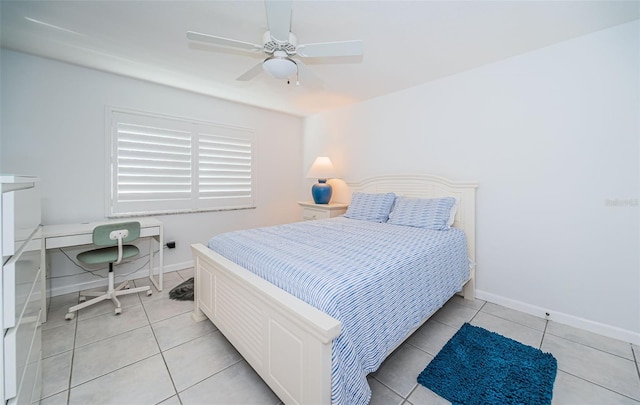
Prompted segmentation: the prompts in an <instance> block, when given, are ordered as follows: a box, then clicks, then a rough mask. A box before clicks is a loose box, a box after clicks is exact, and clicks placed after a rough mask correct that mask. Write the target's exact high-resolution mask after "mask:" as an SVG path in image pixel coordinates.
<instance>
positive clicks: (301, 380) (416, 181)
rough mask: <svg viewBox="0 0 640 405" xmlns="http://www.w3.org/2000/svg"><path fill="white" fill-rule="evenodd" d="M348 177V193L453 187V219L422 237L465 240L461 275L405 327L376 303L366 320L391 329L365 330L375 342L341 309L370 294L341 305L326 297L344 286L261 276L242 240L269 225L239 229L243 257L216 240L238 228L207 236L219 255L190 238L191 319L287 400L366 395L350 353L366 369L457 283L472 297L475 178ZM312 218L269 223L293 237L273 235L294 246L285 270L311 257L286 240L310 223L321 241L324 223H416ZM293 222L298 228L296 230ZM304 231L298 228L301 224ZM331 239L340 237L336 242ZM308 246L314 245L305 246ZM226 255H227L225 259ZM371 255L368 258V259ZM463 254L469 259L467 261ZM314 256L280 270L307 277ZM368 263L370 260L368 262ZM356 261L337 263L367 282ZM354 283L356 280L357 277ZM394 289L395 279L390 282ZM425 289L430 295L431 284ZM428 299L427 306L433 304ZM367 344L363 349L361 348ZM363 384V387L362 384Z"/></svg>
mask: <svg viewBox="0 0 640 405" xmlns="http://www.w3.org/2000/svg"><path fill="white" fill-rule="evenodd" d="M347 184H348V185H349V187H350V190H351V191H353V192H356V193H375V194H383V193H389V192H393V193H395V194H396V195H398V196H402V197H404V198H415V197H419V198H436V197H455V198H456V199H457V202H458V207H457V210H456V212H455V218H453V229H451V230H450V231H447V232H440V233H439V234H438V235H436V236H427V235H425V236H424V237H425V238H431V239H433V238H436V239H437V240H438V241H440V240H441V239H442V238H443V237H444V235H447V237H452V238H454V239H456V238H457V239H460V237H459V235H464V237H463V238H462V239H463V240H464V242H465V243H466V250H467V251H466V256H467V257H465V263H464V265H465V266H467V273H466V274H465V276H464V279H462V278H460V279H455V280H453V281H450V284H451V285H448V286H447V287H446V289H447V292H446V293H445V295H446V296H444V297H437V298H434V301H435V303H429V305H430V307H428V308H427V307H425V308H419V309H416V310H415V313H413V314H412V315H411V316H409V318H413V317H416V319H412V320H411V325H410V328H409V329H408V330H405V329H406V328H408V326H406V325H396V324H395V323H394V322H395V321H394V320H393V318H394V316H393V314H394V312H393V311H395V309H393V308H391V307H392V305H390V308H388V309H387V308H386V307H384V308H382V309H384V311H376V312H385V315H383V316H384V317H383V318H379V319H375V318H372V319H373V320H374V323H373V324H372V325H374V326H375V325H384V328H382V329H383V332H385V334H388V335H393V336H391V337H389V339H377V338H376V339H372V340H373V341H375V342H376V346H377V347H375V348H372V349H369V348H368V347H366V348H365V347H363V346H366V345H365V344H364V343H366V342H368V340H367V339H368V335H367V334H362V333H360V332H361V330H362V329H364V328H363V327H362V326H358V325H356V324H353V323H352V320H351V317H350V316H349V314H348V310H349V309H351V308H358V305H359V306H360V308H366V307H367V306H371V307H375V308H378V303H377V302H373V301H372V302H373V304H371V303H368V302H365V303H364V304H363V303H358V302H355V301H354V303H348V305H347V306H345V305H343V306H342V307H339V306H338V305H337V304H336V305H334V302H333V301H336V302H341V303H343V302H345V301H347V300H346V299H345V298H344V296H343V297H342V298H340V297H339V298H337V299H335V300H333V299H332V300H327V299H326V298H320V299H319V300H318V301H313V300H314V297H315V295H316V293H315V292H313V293H308V294H307V295H306V296H305V293H304V292H302V293H299V292H298V291H295V290H293V291H292V290H291V289H290V288H289V287H286V286H284V285H282V284H281V283H280V280H278V279H277V278H276V279H271V281H272V282H269V281H267V280H266V279H264V278H262V277H260V276H259V275H257V274H261V273H262V270H265V274H267V272H266V269H265V268H266V267H271V264H270V265H269V266H266V265H261V264H259V263H258V264H256V263H254V262H253V260H252V259H250V258H254V257H256V256H261V255H263V254H262V253H260V252H258V251H255V250H252V249H254V248H255V246H257V245H258V243H254V242H251V241H250V239H251V237H252V235H253V237H255V238H258V239H256V240H260V238H262V239H261V240H269V239H271V237H270V236H268V237H267V238H265V236H264V232H267V235H269V234H268V233H269V232H272V230H271V228H265V229H260V230H251V231H248V234H247V235H245V236H244V237H247V238H248V239H247V240H249V242H247V243H246V246H245V250H247V251H248V252H249V255H248V256H246V257H248V258H245V259H242V256H238V257H236V256H234V253H232V252H230V251H227V250H225V249H227V248H226V247H224V243H227V244H229V245H234V244H238V243H242V242H241V239H237V238H239V237H240V234H238V233H230V234H229V235H226V234H225V235H224V236H222V237H217V238H218V239H216V242H215V243H214V246H215V247H216V248H217V249H218V250H219V251H220V252H222V253H223V254H224V255H223V254H221V253H219V252H216V251H213V250H211V249H210V248H208V247H207V246H205V245H203V244H195V245H192V250H193V253H194V258H195V260H194V265H195V286H196V288H195V306H194V314H193V317H194V319H196V320H198V321H200V320H204V319H207V318H209V319H210V320H211V321H212V322H213V323H214V324H215V325H216V326H217V327H218V328H219V329H220V331H221V332H222V333H223V334H224V335H225V337H226V338H227V339H228V340H229V341H230V342H231V343H232V344H233V345H234V346H235V347H236V349H237V350H238V351H239V352H240V353H241V354H242V356H243V357H244V358H245V359H246V360H247V362H248V363H249V364H251V366H252V367H253V368H254V369H255V370H256V372H257V373H258V374H259V375H260V376H261V378H262V379H263V380H264V381H265V382H266V383H267V384H268V385H269V386H270V388H271V389H272V390H273V391H274V392H275V393H276V394H277V395H278V396H279V397H280V399H282V400H283V401H284V402H285V403H288V404H289V403H291V404H328V403H331V402H338V403H363V402H366V400H368V396H367V395H369V394H370V392H364V393H363V392H362V391H363V390H362V389H361V387H358V385H361V384H362V381H364V383H363V384H365V385H366V375H365V376H364V378H363V377H353V378H356V380H348V378H352V377H351V376H352V373H351V371H349V370H350V368H353V367H355V366H353V365H352V364H351V363H355V362H357V363H358V364H357V367H355V368H358V369H362V370H364V371H363V372H365V373H366V372H367V371H373V370H374V369H375V368H376V367H377V366H378V365H379V363H380V362H381V361H382V360H384V357H386V355H388V354H389V353H390V352H392V351H393V349H395V348H396V347H397V346H398V345H400V344H401V343H402V342H403V341H404V340H405V339H406V338H407V337H408V336H409V335H410V334H411V333H412V332H413V331H414V330H415V329H417V328H418V327H419V326H420V325H421V324H422V323H423V322H424V321H426V319H428V317H429V316H430V315H431V314H432V313H433V312H435V310H437V309H438V308H439V306H441V305H442V304H443V303H444V302H446V300H447V299H449V298H450V296H451V295H453V294H454V293H455V292H456V291H458V290H460V289H462V293H463V295H464V297H465V298H466V299H473V298H474V288H475V287H474V280H475V189H476V187H477V185H476V184H475V183H471V182H456V181H451V180H447V179H444V178H441V177H437V176H426V175H392V176H379V177H374V178H369V179H366V180H363V181H361V182H354V183H349V182H348V183H347ZM312 222H313V224H306V228H302V229H299V228H300V227H301V226H302V225H305V224H302V225H300V226H298V225H295V224H293V225H291V226H287V225H285V226H281V227H277V229H278V232H283V233H284V234H285V235H286V236H285V237H288V238H290V240H291V241H292V242H291V243H280V245H281V246H284V245H291V246H295V247H292V252H301V253H300V255H299V257H297V258H292V261H291V264H290V265H289V270H290V271H291V272H292V273H291V274H298V273H296V272H297V271H298V270H299V268H300V267H304V266H303V264H302V263H303V262H314V260H312V259H308V258H309V257H310V256H309V252H306V251H303V250H301V249H306V248H305V247H303V246H301V247H298V246H297V245H295V243H297V242H296V241H297V240H304V239H306V236H305V235H307V234H311V233H318V234H320V235H324V236H323V237H325V241H326V240H333V239H334V238H327V236H326V235H327V232H328V235H334V236H336V237H339V235H341V234H346V235H349V234H350V233H353V234H354V235H355V234H358V233H365V232H367V231H366V229H365V230H361V229H360V227H362V226H364V227H365V228H371V229H372V230H373V232H383V231H381V230H380V229H382V228H384V229H385V231H384V232H387V230H389V232H391V233H392V234H394V233H398V232H401V233H403V234H404V233H406V232H416V231H415V230H413V229H408V228H410V227H402V226H398V225H394V224H390V225H387V224H377V225H374V224H369V223H366V224H362V223H361V222H363V221H357V220H354V219H351V218H334V219H327V220H320V221H312ZM309 226H311V227H312V231H309ZM379 226H382V228H379ZM336 227H338V229H339V230H340V231H339V232H338V231H336V229H335V228H336ZM401 228H403V229H401ZM273 232H275V230H273ZM300 232H303V233H302V234H300ZM304 232H307V234H305V233H304ZM332 232H333V233H332ZM301 235H302V236H305V237H302V236H301ZM420 235H421V234H420ZM418 237H422V236H419V235H418V234H416V233H410V234H409V238H412V239H415V238H418ZM274 238H275V236H274ZM380 239H381V240H382V239H385V240H386V239H389V240H391V239H392V237H391V236H389V237H387V236H385V237H384V238H380ZM274 240H275V239H274ZM416 240H417V239H416ZM225 241H226V242H225ZM278 243H279V242H274V245H276V248H277V246H278ZM336 243H337V244H338V245H340V244H341V243H342V242H336ZM363 243H365V244H367V243H368V244H369V245H371V246H373V245H375V244H376V243H377V242H376V240H375V239H370V240H368V241H367V240H365V241H364V242H363ZM438 243H440V242H438ZM261 244H262V243H261ZM342 244H344V243H342ZM325 245H327V246H330V249H326V252H329V253H328V255H329V256H332V258H331V261H330V262H331V263H333V264H339V267H340V268H342V267H344V266H347V267H348V266H350V264H349V263H348V261H345V260H346V259H344V258H343V257H342V256H338V255H337V254H334V252H337V251H338V250H339V249H340V246H337V245H331V243H325ZM463 246H465V245H463ZM350 248H351V246H350ZM309 249H311V250H313V248H309ZM354 249H355V247H354ZM360 249H362V248H360ZM458 249H459V248H458ZM276 250H277V249H276ZM285 250H286V249H285ZM372 250H376V249H372ZM413 250H415V249H413ZM393 251H398V252H400V253H399V254H400V256H398V257H396V258H395V259H393V260H392V261H391V262H389V263H396V262H400V261H402V260H400V259H399V257H408V256H410V255H408V254H406V253H408V252H410V251H411V250H407V251H405V253H402V251H401V250H398V247H393ZM326 252H325V253H326ZM463 253H465V252H463ZM267 254H268V253H266V252H265V253H264V255H267ZM269 254H270V253H269ZM285 254H286V252H285ZM225 256H226V257H225ZM291 256H296V254H295V253H291ZM458 256H459V255H458ZM228 257H229V258H228ZM452 257H453V256H452ZM230 258H232V259H233V260H230ZM294 259H295V260H294ZM243 260H244V261H243ZM274 260H276V258H275V256H273V257H271V256H270V257H269V258H268V260H267V262H269V263H272V262H274ZM277 260H279V259H277ZM357 260H364V259H356V261H357ZM372 260H374V262H375V261H376V260H377V259H372ZM416 260H417V259H416ZM420 260H422V259H420ZM441 261H442V262H443V263H446V262H450V261H451V260H450V259H448V258H447V257H444V258H443V259H442V260H441ZM434 262H435V261H434ZM459 262H460V260H459V259H457V262H456V267H457V268H460V266H461V264H460V263H459ZM238 263H241V264H242V265H241V264H238ZM389 263H387V264H383V265H380V267H381V268H384V269H386V268H387V267H389V266H390V265H389ZM469 263H470V264H471V265H470V266H469ZM256 266H257V267H258V268H256ZM261 266H262V267H261ZM318 266H319V267H318V268H316V269H315V270H313V271H312V272H311V273H309V274H311V275H309V274H307V275H302V276H299V275H295V276H290V277H289V276H287V277H285V278H302V279H305V280H307V279H309V278H311V279H313V277H314V276H313V275H314V274H315V273H318V272H321V271H324V268H323V267H322V266H324V265H323V264H322V263H321V262H320V261H318ZM367 266H369V267H372V268H373V267H375V266H374V265H373V264H370V265H367ZM367 266H365V267H367ZM347 267H345V268H347ZM367 268H368V267H367ZM249 269H250V270H249ZM289 270H288V271H289ZM327 271H328V272H329V273H332V272H333V271H334V270H331V269H329V270H327ZM357 271H358V270H357V269H355V270H353V269H351V270H349V271H348V272H346V273H347V274H349V275H350V276H352V277H355V278H356V280H363V281H362V284H366V283H367V282H365V281H364V280H366V277H367V273H357ZM256 273H257V274H256ZM329 273H327V274H329ZM400 273H403V272H400V271H394V272H393V273H392V274H400ZM265 274H261V275H262V276H263V277H265V278H267V279H268V278H269V276H268V275H265ZM343 276H344V274H338V275H337V276H336V277H343ZM325 277H329V275H326V274H322V275H321V276H319V277H318V279H324V278H325ZM383 278H384V279H387V278H388V276H386V275H385V276H384V277H383ZM448 278H449V277H445V279H448ZM452 279H453V277H452ZM316 281H318V280H312V281H311V284H312V285H316ZM370 281H371V280H369V281H368V282H369V283H370ZM445 281H446V280H445ZM349 282H350V283H353V284H357V283H359V282H358V281H355V282H354V281H353V280H351V281H349ZM447 282H449V281H447ZM400 283H405V284H403V287H402V288H401V290H402V291H404V290H405V289H406V288H409V287H407V286H410V285H412V283H408V282H407V280H404V281H400ZM329 284H330V286H329V287H323V288H324V289H331V285H332V283H329ZM334 284H337V283H334ZM358 288H360V286H359V285H358ZM362 288H365V287H362ZM285 290H288V291H289V292H287V291H285ZM396 290H398V289H397V288H396ZM390 291H394V288H391V289H390ZM343 293H344V294H349V292H348V291H347V292H346V293H345V292H344V291H343ZM374 295H375V294H374ZM380 295H384V294H380ZM432 295H433V296H437V294H436V293H435V292H434V293H433V294H432ZM298 296H301V297H303V298H304V299H305V300H306V301H308V302H311V303H312V304H309V303H307V302H305V301H303V300H302V299H300V298H297V297H298ZM352 296H354V297H356V296H357V297H369V298H371V297H370V296H371V294H368V293H367V292H366V291H364V292H362V291H358V293H355V294H352ZM429 296H431V295H429ZM374 298H375V297H374ZM400 298H401V297H398V296H396V297H395V298H394V300H399V299H400ZM359 299H360V298H359ZM376 299H377V298H376ZM422 301H427V300H423V299H420V300H414V302H417V303H421V302H422ZM384 305H387V304H384ZM434 306H435V309H433V308H434ZM319 308H320V309H319ZM345 308H346V309H345ZM321 309H322V310H321ZM354 312H355V309H354ZM416 314H419V317H417V315H416ZM332 315H335V316H332ZM367 316H369V315H367ZM385 317H386V318H385ZM402 317H404V315H402ZM338 318H339V319H340V320H339V319H338ZM369 328H371V329H375V328H374V327H373V326H367V331H368V329H369ZM388 331H392V332H393V333H388ZM385 336H386V335H385ZM377 337H380V335H377ZM379 340H382V341H383V342H382V343H380V344H378V343H377V342H378V341H379ZM345 342H346V343H345ZM350 344H351V345H352V346H353V345H355V346H356V347H355V349H354V348H346V346H349V345H350ZM378 346H379V347H378ZM352 349H353V350H356V351H360V352H362V353H357V355H354V356H353V357H350V356H351V354H350V353H351V352H350V350H352ZM343 350H345V352H346V353H347V354H344V353H343V352H342V351H343ZM369 350H370V351H371V353H369ZM380 350H383V352H381V353H380ZM354 359H355V360H354ZM360 363H366V364H360ZM345 376H346V377H345ZM358 378H359V380H358ZM332 379H333V384H332ZM352 386H353V387H355V388H353V392H354V393H353V394H352V393H351V391H349V390H351V389H352V388H351V387H352ZM366 388H367V389H368V387H366ZM351 395H353V396H351Z"/></svg>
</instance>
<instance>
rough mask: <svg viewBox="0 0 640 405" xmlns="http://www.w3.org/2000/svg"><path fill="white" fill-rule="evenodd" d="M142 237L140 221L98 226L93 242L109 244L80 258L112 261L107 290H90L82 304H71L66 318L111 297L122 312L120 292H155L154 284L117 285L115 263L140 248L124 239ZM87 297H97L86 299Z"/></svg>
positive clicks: (117, 312)
mask: <svg viewBox="0 0 640 405" xmlns="http://www.w3.org/2000/svg"><path fill="white" fill-rule="evenodd" d="M139 237H140V223H139V222H123V223H117V224H107V225H100V226H96V227H95V229H94V230H93V244H94V245H96V246H107V247H103V248H101V249H94V250H89V251H87V252H82V253H80V254H79V255H78V256H77V258H78V260H79V261H81V262H82V263H85V264H105V263H109V285H108V290H107V292H102V291H86V292H84V293H83V294H82V295H80V302H81V303H80V304H78V305H75V306H72V307H71V308H69V312H68V313H67V315H66V316H65V319H67V320H71V319H73V318H74V317H75V315H76V314H75V313H76V311H78V310H80V309H82V308H86V307H88V306H90V305H93V304H96V303H98V302H101V301H104V300H109V299H110V300H111V301H113V303H114V304H115V305H116V310H115V313H116V315H119V314H121V313H122V305H121V304H120V301H119V300H118V298H117V297H118V296H120V295H126V294H135V293H138V292H142V291H146V292H147V295H151V294H152V291H151V287H149V286H144V287H137V288H129V289H125V288H127V287H128V286H129V282H128V281H125V282H124V283H122V284H120V285H119V286H118V287H115V277H114V275H113V265H114V264H120V263H121V262H122V261H123V260H124V259H128V258H130V257H133V256H136V255H137V254H138V253H140V250H139V249H138V248H137V247H136V246H134V245H123V243H128V242H133V241H134V240H136V239H138V238H139ZM86 297H96V298H93V299H91V300H89V301H86V302H84V301H85V300H86Z"/></svg>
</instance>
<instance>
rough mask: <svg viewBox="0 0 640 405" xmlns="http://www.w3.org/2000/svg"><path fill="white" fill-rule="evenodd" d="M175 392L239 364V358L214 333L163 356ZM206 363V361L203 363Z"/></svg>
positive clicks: (231, 348) (226, 343) (167, 352)
mask: <svg viewBox="0 0 640 405" xmlns="http://www.w3.org/2000/svg"><path fill="white" fill-rule="evenodd" d="M163 355H164V359H165V361H166V363H167V367H168V368H169V372H170V373H171V378H172V379H173V382H174V384H175V386H176V389H177V390H178V392H182V391H183V390H185V389H187V388H189V387H190V386H192V385H194V384H197V383H199V382H200V381H202V380H204V379H206V378H208V377H211V376H212V375H213V374H215V373H218V372H220V371H222V370H224V369H225V368H227V367H229V366H231V365H232V364H235V363H237V362H239V361H240V360H241V359H242V357H240V354H239V353H238V352H237V351H236V350H235V349H234V348H233V346H231V344H230V343H229V342H228V341H227V340H226V339H225V338H224V337H223V336H222V334H221V333H220V332H214V333H211V334H208V335H205V336H202V337H199V338H197V339H194V340H191V341H189V342H187V343H184V344H182V345H180V346H176V347H174V348H172V349H169V350H167V351H165V352H163ZM202 359H206V361H202Z"/></svg>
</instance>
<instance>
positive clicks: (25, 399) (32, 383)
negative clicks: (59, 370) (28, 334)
mask: <svg viewBox="0 0 640 405" xmlns="http://www.w3.org/2000/svg"><path fill="white" fill-rule="evenodd" d="M41 358H42V326H41V325H40V323H39V322H38V326H37V328H36V333H35V335H34V339H33V344H32V346H31V351H30V352H29V358H28V360H27V364H26V365H25V368H24V375H23V377H22V381H21V382H20V383H19V384H18V393H17V394H16V396H15V397H13V398H12V399H10V400H9V402H7V405H31V404H32V403H39V401H40V395H41V394H42V360H41Z"/></svg>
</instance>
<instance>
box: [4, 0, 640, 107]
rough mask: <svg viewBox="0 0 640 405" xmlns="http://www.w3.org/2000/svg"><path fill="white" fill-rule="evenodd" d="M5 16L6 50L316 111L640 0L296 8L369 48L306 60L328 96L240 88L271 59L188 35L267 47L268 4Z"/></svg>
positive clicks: (306, 4)
mask: <svg viewBox="0 0 640 405" xmlns="http://www.w3.org/2000/svg"><path fill="white" fill-rule="evenodd" d="M0 14H1V44H2V47H3V48H7V49H12V50H17V51H21V52H26V53H31V54H36V55H41V56H44V57H49V58H53V59H58V60H62V61H66V62H70V63H74V64H78V65H82V66H88V67H92V68H95V69H100V70H103V71H107V72H113V73H118V74H122V75H125V76H131V77H135V78H139V79H144V80H148V81H152V82H157V83H162V84H166V85H169V86H174V87H178V88H182V89H187V90H191V91H195V92H199V93H203V94H207V95H211V96H215V97H220V98H224V99H229V100H234V101H238V102H242V103H247V104H251V105H255V106H259V107H264V108H268V109H273V110H277V111H283V112H287V113H291V114H295V115H301V116H304V115H309V114H313V113H316V112H319V111H323V110H327V109H332V108H337V107H340V106H344V105H347V104H351V103H355V102H359V101H362V100H366V99H371V98H374V97H378V96H382V95H385V94H389V93H392V92H395V91H398V90H401V89H404V88H408V87H412V86H416V85H418V84H421V83H425V82H428V81H432V80H436V79H438V78H440V77H444V76H447V75H451V74H455V73H457V72H461V71H464V70H468V69H472V68H474V67H477V66H481V65H484V64H487V63H491V62H495V61H498V60H502V59H505V58H508V57H511V56H514V55H518V54H522V53H525V52H528V51H531V50H534V49H538V48H541V47H545V46H548V45H551V44H554V43H557V42H560V41H564V40H567V39H570V38H575V37H577V36H580V35H584V34H588V33H590V32H594V31H597V30H601V29H605V28H608V27H612V26H614V25H618V24H621V23H625V22H629V21H632V20H635V19H638V18H640V1H636V0H631V1H514V0H511V1H480V0H475V1H317V0H313V1H294V3H293V15H292V26H291V31H292V32H293V33H294V34H295V35H296V36H297V37H298V42H299V43H315V42H331V41H342V40H354V39H360V40H363V41H364V56H363V57H358V58H355V57H342V58H334V59H331V60H329V59H320V58H316V59H309V58H307V59H305V60H304V61H305V63H306V65H307V67H308V70H310V71H311V72H313V73H314V74H315V75H316V76H318V77H320V78H321V79H322V80H323V82H324V88H322V89H310V88H308V87H305V86H304V83H302V85H301V86H296V85H295V84H286V81H281V80H276V79H274V78H271V77H269V76H267V75H266V74H261V75H259V76H258V77H256V78H255V79H253V80H252V81H250V82H239V81H236V80H235V78H236V77H238V76H240V75H241V74H242V73H244V72H245V71H247V70H248V69H250V68H251V67H253V66H254V65H255V64H256V63H259V62H260V60H262V59H264V55H263V54H260V53H255V54H254V53H250V52H244V51H237V50H232V49H229V48H223V47H218V46H213V45H204V44H197V43H190V41H188V40H187V38H186V36H185V34H186V31H188V30H192V31H199V32H203V33H208V34H212V35H217V36H223V37H227V38H232V39H237V40H241V41H245V42H251V43H258V44H261V38H262V34H263V33H264V32H265V31H266V30H267V21H266V16H265V9H264V3H263V2H262V1H185V0H183V1H93V0H87V1H56V0H46V1H24V0H21V1H5V0H2V2H1V9H0ZM29 19H31V20H29ZM33 20H37V21H39V23H38V22H34V21H33ZM43 23H44V24H43Z"/></svg>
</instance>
